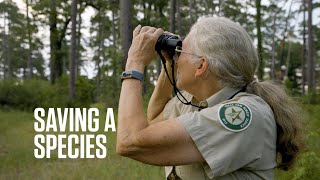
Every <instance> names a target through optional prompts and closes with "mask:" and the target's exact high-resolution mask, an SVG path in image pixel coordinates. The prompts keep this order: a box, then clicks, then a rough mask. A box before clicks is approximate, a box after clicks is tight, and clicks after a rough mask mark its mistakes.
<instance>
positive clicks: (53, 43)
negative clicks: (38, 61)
mask: <svg viewBox="0 0 320 180" xmlns="http://www.w3.org/2000/svg"><path fill="white" fill-rule="evenodd" d="M49 22H50V59H51V60H50V82H51V84H54V83H55V80H56V78H57V71H56V58H57V57H56V56H57V51H58V48H57V40H58V30H57V9H56V0H51V4H50V17H49Z"/></svg>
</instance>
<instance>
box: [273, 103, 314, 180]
mask: <svg viewBox="0 0 320 180" xmlns="http://www.w3.org/2000/svg"><path fill="white" fill-rule="evenodd" d="M303 109H304V110H305V124H304V126H305V128H304V130H305V132H304V134H305V139H306V142H305V143H306V150H305V152H303V153H302V154H301V155H300V156H299V157H298V159H297V162H296V163H295V165H294V167H293V168H292V169H291V170H289V171H288V172H284V171H277V173H276V177H277V178H276V179H283V180H287V179H288V180H299V179H308V180H316V179H319V176H320V172H319V169H320V155H319V151H320V141H319V138H320V131H319V128H320V121H319V119H320V114H319V113H318V112H319V111H320V106H319V105H304V107H303Z"/></svg>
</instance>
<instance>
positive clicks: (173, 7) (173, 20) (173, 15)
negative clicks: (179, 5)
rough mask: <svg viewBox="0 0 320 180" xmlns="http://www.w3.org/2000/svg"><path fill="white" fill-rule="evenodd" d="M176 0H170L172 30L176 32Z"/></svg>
mask: <svg viewBox="0 0 320 180" xmlns="http://www.w3.org/2000/svg"><path fill="white" fill-rule="evenodd" d="M175 23H176V0H171V1H170V32H172V33H176V24H175Z"/></svg>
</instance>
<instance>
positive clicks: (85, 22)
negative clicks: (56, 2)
mask: <svg viewBox="0 0 320 180" xmlns="http://www.w3.org/2000/svg"><path fill="white" fill-rule="evenodd" d="M2 1H3V0H0V2H2ZM12 1H13V2H15V3H16V4H17V5H18V7H19V9H20V10H21V12H22V13H23V14H26V5H25V3H24V0H12ZM289 1H290V2H287V3H286V6H285V7H284V9H286V10H287V11H288V9H289V5H290V3H291V1H294V2H293V5H292V10H291V11H294V10H296V9H298V8H299V7H300V5H301V4H300V3H298V0H289ZM268 2H269V1H268V0H262V2H261V4H263V5H268ZM313 2H320V0H313ZM95 13H96V11H95V10H94V9H93V8H86V10H85V12H84V13H83V14H82V15H81V17H82V26H83V28H82V29H81V33H82V36H83V37H82V38H83V39H89V38H90V36H91V34H90V32H89V28H90V25H91V24H90V18H91V17H92V16H93V15H94V14H95ZM302 18H303V15H302V13H300V15H298V16H297V17H296V19H297V20H298V21H297V22H301V20H302ZM312 21H313V24H314V25H319V24H320V8H318V9H316V10H314V11H313V18H312ZM295 28H298V27H295ZM38 36H39V37H41V39H42V40H43V43H44V47H45V48H44V49H43V50H42V54H43V57H44V58H45V60H46V66H45V67H49V66H48V64H49V59H50V48H49V47H50V46H49V27H41V28H40V29H39V34H38ZM66 38H67V39H68V38H70V37H66ZM82 43H83V42H82ZM86 50H87V52H86V57H85V60H86V61H84V66H83V67H82V69H81V71H80V73H81V75H85V76H87V77H88V78H93V77H94V76H95V75H96V73H97V71H96V70H95V64H94V63H93V62H92V61H91V59H92V57H93V52H94V51H93V50H92V49H90V48H89V47H86ZM45 72H46V75H47V76H48V75H49V73H50V71H49V68H47V69H46V71H45Z"/></svg>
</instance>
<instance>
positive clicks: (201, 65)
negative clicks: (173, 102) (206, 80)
mask: <svg viewBox="0 0 320 180" xmlns="http://www.w3.org/2000/svg"><path fill="white" fill-rule="evenodd" d="M197 66H198V67H197V69H196V73H195V77H201V76H204V75H205V74H206V72H207V71H208V70H209V62H208V59H207V58H206V57H202V58H201V59H200V60H199V62H197Z"/></svg>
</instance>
